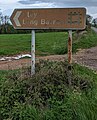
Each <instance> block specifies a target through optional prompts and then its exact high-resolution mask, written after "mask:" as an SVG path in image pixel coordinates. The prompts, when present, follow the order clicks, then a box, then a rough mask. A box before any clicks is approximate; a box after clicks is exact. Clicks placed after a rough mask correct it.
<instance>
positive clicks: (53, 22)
mask: <svg viewBox="0 0 97 120" xmlns="http://www.w3.org/2000/svg"><path fill="white" fill-rule="evenodd" d="M45 24H46V25H50V24H52V25H55V24H56V25H62V24H65V21H61V20H45V19H41V25H45Z"/></svg>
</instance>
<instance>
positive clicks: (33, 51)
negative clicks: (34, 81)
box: [31, 30, 35, 76]
mask: <svg viewBox="0 0 97 120" xmlns="http://www.w3.org/2000/svg"><path fill="white" fill-rule="evenodd" d="M34 74H35V30H32V40H31V76H32V75H34Z"/></svg>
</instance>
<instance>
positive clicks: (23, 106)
mask: <svg viewBox="0 0 97 120" xmlns="http://www.w3.org/2000/svg"><path fill="white" fill-rule="evenodd" d="M29 70H30V69H28V70H27V69H25V70H24V73H22V77H21V74H20V73H21V72H20V73H19V71H18V72H16V71H14V72H13V71H12V72H11V71H10V73H9V74H7V75H6V77H5V78H4V79H5V80H1V81H0V89H1V93H0V96H1V97H0V108H1V109H0V118H1V120H97V114H96V111H97V104H96V103H97V94H96V92H95V91H96V90H97V84H96V79H95V78H97V77H95V75H94V73H93V76H91V77H92V78H91V77H90V76H89V75H88V74H89V73H90V72H92V71H90V70H87V69H86V68H85V71H86V75H85V74H84V75H83V71H84V68H83V67H80V66H78V65H72V67H71V70H72V74H71V76H72V77H71V84H69V78H70V77H69V75H70V73H69V72H70V69H69V67H68V63H67V62H65V61H64V62H50V61H40V62H39V63H37V65H36V74H35V75H33V76H32V77H30V76H29V74H26V73H27V71H28V72H29ZM25 74H26V76H25ZM27 75H28V76H27Z"/></svg>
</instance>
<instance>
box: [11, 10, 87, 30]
mask: <svg viewBox="0 0 97 120" xmlns="http://www.w3.org/2000/svg"><path fill="white" fill-rule="evenodd" d="M11 22H12V24H13V26H14V28H15V29H71V30H73V29H74V30H76V29H84V28H85V24H86V23H85V22H86V9H85V8H47V9H15V10H14V12H13V14H12V16H11Z"/></svg>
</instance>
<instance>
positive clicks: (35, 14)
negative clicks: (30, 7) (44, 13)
mask: <svg viewBox="0 0 97 120" xmlns="http://www.w3.org/2000/svg"><path fill="white" fill-rule="evenodd" d="M27 17H28V18H33V19H35V18H36V17H37V13H32V12H27Z"/></svg>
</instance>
